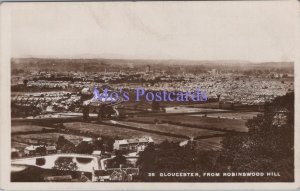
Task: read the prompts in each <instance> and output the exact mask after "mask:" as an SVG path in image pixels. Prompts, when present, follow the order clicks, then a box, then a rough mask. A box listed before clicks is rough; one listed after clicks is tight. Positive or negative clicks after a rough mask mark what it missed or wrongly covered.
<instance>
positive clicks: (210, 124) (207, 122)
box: [128, 115, 248, 132]
mask: <svg viewBox="0 0 300 191" xmlns="http://www.w3.org/2000/svg"><path fill="white" fill-rule="evenodd" d="M128 119H129V120H134V121H137V122H139V121H140V122H149V123H154V121H155V120H158V121H159V122H160V123H161V122H163V123H164V122H172V123H177V124H176V125H193V126H195V127H203V128H208V129H212V130H233V131H237V132H247V131H248V128H247V127H246V125H245V123H246V121H247V120H243V119H224V118H212V117H199V116H191V115H181V116H180V117H178V115H167V116H163V115H162V116H149V117H148V116H147V117H134V118H128Z"/></svg>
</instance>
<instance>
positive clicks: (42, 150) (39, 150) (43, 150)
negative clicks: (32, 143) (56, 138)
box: [35, 146, 47, 155]
mask: <svg viewBox="0 0 300 191" xmlns="http://www.w3.org/2000/svg"><path fill="white" fill-rule="evenodd" d="M35 152H36V153H39V154H40V155H46V153H47V149H46V147H45V146H41V147H37V148H36V149H35Z"/></svg>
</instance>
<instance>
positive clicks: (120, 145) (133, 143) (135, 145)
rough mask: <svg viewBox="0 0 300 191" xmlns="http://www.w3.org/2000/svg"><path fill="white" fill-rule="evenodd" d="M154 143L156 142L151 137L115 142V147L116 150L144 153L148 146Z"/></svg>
mask: <svg viewBox="0 0 300 191" xmlns="http://www.w3.org/2000/svg"><path fill="white" fill-rule="evenodd" d="M153 143H154V141H153V139H152V138H151V137H142V138H139V139H123V140H115V143H114V145H113V146H114V150H135V151H143V150H144V149H145V147H146V146H148V145H149V144H153Z"/></svg>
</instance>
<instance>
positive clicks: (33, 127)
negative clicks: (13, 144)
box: [11, 125, 52, 133]
mask: <svg viewBox="0 0 300 191" xmlns="http://www.w3.org/2000/svg"><path fill="white" fill-rule="evenodd" d="M43 129H52V128H50V127H43V126H38V125H16V126H15V125H12V126H11V132H12V133H17V132H28V131H42V130H43Z"/></svg>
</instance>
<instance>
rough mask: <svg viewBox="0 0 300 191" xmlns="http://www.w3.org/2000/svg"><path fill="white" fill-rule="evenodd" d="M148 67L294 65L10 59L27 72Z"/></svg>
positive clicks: (287, 65)
mask: <svg viewBox="0 0 300 191" xmlns="http://www.w3.org/2000/svg"><path fill="white" fill-rule="evenodd" d="M147 65H149V66H150V67H151V69H158V70H172V69H174V70H178V68H193V69H198V70H209V69H212V68H217V69H222V70H255V69H258V70H264V69H271V68H273V69H285V70H289V71H291V72H292V71H293V69H294V63H293V62H264V63H253V62H248V61H234V60H215V61H209V60H202V61H191V60H132V59H131V60H124V59H101V58H99V59H62V58H59V59H56V58H12V59H11V68H12V69H23V70H30V71H43V70H51V71H87V72H100V71H104V70H107V71H119V70H124V69H134V70H137V71H139V70H145V67H146V66H147Z"/></svg>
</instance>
